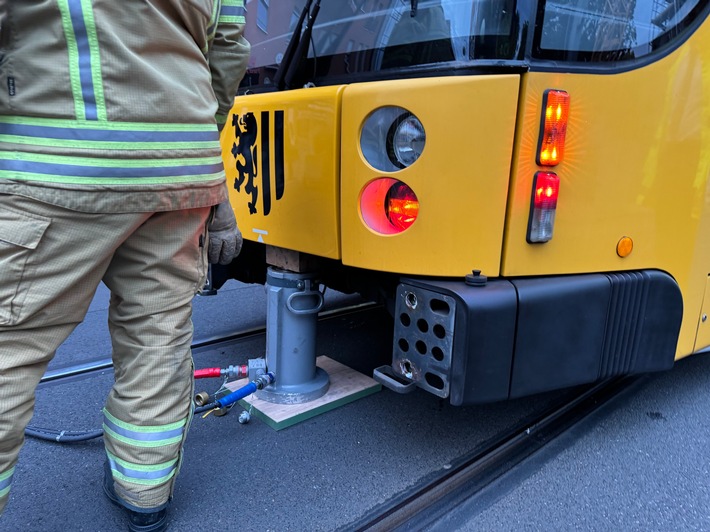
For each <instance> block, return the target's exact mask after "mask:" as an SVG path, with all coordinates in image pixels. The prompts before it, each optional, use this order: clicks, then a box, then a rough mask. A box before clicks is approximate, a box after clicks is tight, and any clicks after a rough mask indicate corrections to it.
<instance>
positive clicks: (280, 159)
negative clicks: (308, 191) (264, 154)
mask: <svg viewBox="0 0 710 532" xmlns="http://www.w3.org/2000/svg"><path fill="white" fill-rule="evenodd" d="M274 170H275V173H276V176H275V177H276V199H277V200H280V199H281V198H282V197H283V195H284V185H285V184H286V183H285V181H284V112H283V111H276V113H275V114H274Z"/></svg>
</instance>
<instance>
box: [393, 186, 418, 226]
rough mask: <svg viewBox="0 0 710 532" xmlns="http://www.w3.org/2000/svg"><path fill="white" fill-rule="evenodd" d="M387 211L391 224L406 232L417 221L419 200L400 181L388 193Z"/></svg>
mask: <svg viewBox="0 0 710 532" xmlns="http://www.w3.org/2000/svg"><path fill="white" fill-rule="evenodd" d="M385 211H386V213H387V219H388V220H389V221H390V223H391V224H392V225H394V226H395V227H397V228H399V229H400V230H401V231H404V230H405V229H407V228H408V227H409V226H410V225H412V224H413V223H414V220H416V219H417V215H418V214H419V200H418V199H417V196H416V194H414V191H413V190H412V189H411V188H409V187H408V186H407V185H405V184H404V183H402V182H401V181H398V182H397V183H395V184H393V185H392V186H391V187H390V189H389V190H388V191H387V195H386V197H385Z"/></svg>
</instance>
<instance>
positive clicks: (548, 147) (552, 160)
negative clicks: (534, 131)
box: [537, 89, 569, 166]
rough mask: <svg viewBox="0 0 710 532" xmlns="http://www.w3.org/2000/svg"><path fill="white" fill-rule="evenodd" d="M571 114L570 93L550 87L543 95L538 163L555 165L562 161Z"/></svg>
mask: <svg viewBox="0 0 710 532" xmlns="http://www.w3.org/2000/svg"><path fill="white" fill-rule="evenodd" d="M568 116H569V94H568V93H567V92H566V91H561V90H554V89H548V90H546V91H545V93H544V94H543V97H542V119H541V120H540V141H539V143H538V147H537V164H539V165H540V166H555V165H558V164H560V163H561V162H562V157H563V155H564V151H565V135H566V134H567V118H568Z"/></svg>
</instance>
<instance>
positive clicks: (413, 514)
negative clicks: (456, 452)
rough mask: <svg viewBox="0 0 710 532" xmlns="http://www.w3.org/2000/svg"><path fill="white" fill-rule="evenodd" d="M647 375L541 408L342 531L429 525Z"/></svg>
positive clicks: (590, 388) (610, 382) (610, 383)
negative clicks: (454, 464)
mask: <svg viewBox="0 0 710 532" xmlns="http://www.w3.org/2000/svg"><path fill="white" fill-rule="evenodd" d="M643 378H644V377H643V376H638V375H634V376H625V377H617V378H612V379H609V380H606V381H602V382H600V383H597V384H594V385H587V386H584V387H582V388H578V389H576V390H575V391H573V392H570V393H569V394H567V395H565V396H563V398H562V399H561V400H560V401H559V402H557V403H555V404H554V405H552V406H551V407H549V408H548V409H546V410H544V411H543V412H540V413H533V414H531V415H530V416H528V417H527V418H526V419H523V420H522V421H521V422H520V423H518V424H516V425H515V426H514V427H512V428H511V429H510V430H508V431H504V432H503V433H502V434H500V435H499V436H496V437H494V438H493V439H491V440H489V441H488V442H485V443H482V444H480V445H479V446H477V448H476V449H475V450H473V451H472V452H471V454H470V455H468V456H466V457H462V459H461V461H460V463H458V464H457V465H456V466H454V467H452V468H450V469H449V470H447V471H445V472H444V473H443V474H441V475H439V476H437V477H436V478H433V479H427V480H426V481H424V482H423V483H420V485H418V486H417V487H415V488H413V489H412V490H410V491H408V492H406V493H402V494H400V495H399V496H396V497H395V498H394V499H392V500H391V501H389V502H388V503H385V505H383V506H382V507H379V508H376V509H374V510H373V511H372V512H371V513H370V514H368V515H366V516H365V517H363V518H362V519H361V520H359V521H358V522H355V523H352V524H349V525H347V526H346V527H344V528H341V529H340V531H341V532H345V531H353V530H355V531H357V532H384V531H387V532H390V531H405V530H406V531H412V530H428V529H429V527H431V526H432V525H433V524H435V523H436V522H437V521H438V520H439V519H441V518H442V517H443V516H445V515H446V514H447V513H449V512H451V511H452V510H454V509H455V508H457V507H459V506H460V505H461V504H462V503H464V502H465V501H468V500H471V499H472V498H474V497H476V496H478V495H480V494H481V493H482V492H483V490H484V489H485V488H486V486H488V485H490V484H491V483H492V482H493V481H495V480H496V479H498V478H500V477H501V476H502V475H504V474H505V473H507V472H509V471H511V470H512V469H513V468H515V467H516V466H518V465H519V464H521V463H522V462H523V461H524V460H525V459H526V458H529V457H530V456H532V455H533V454H534V453H536V452H537V451H539V450H541V449H542V448H543V447H545V446H546V445H547V444H549V443H551V442H552V441H553V440H554V439H555V438H557V437H558V436H560V435H561V434H563V433H564V432H566V431H568V430H570V429H571V428H572V427H573V426H575V425H576V424H578V423H579V422H581V421H582V420H584V419H585V418H587V417H588V416H589V415H591V414H592V413H594V412H596V411H597V410H599V409H600V408H602V407H603V406H604V405H606V404H608V403H609V402H610V401H612V400H613V399H614V398H616V397H618V396H619V395H620V394H622V393H623V392H625V391H627V390H630V389H631V388H633V387H634V385H636V384H637V383H639V381H641V380H642V379H643Z"/></svg>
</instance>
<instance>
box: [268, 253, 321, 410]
mask: <svg viewBox="0 0 710 532" xmlns="http://www.w3.org/2000/svg"><path fill="white" fill-rule="evenodd" d="M266 294H267V298H266V367H267V368H268V370H269V371H270V372H273V373H274V374H275V375H276V382H275V383H274V384H272V385H270V386H267V387H266V388H264V389H263V390H259V391H258V392H257V393H256V395H257V397H259V398H260V399H263V400H265V401H269V402H271V403H281V404H294V403H307V402H309V401H312V400H314V399H317V398H319V397H321V396H322V395H324V394H325V393H326V392H327V391H328V385H329V380H328V374H327V373H326V372H325V371H324V370H323V369H321V368H319V367H317V366H316V325H317V322H318V311H320V309H321V308H322V307H323V294H321V292H320V291H319V290H318V284H317V283H316V281H315V275H314V274H307V273H294V272H289V271H285V270H280V269H277V268H273V267H270V268H269V269H268V270H267V272H266Z"/></svg>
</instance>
